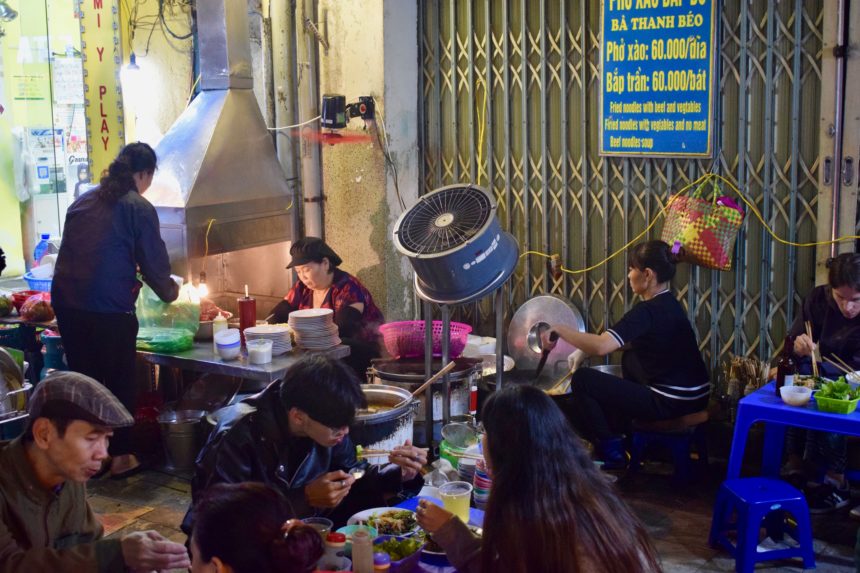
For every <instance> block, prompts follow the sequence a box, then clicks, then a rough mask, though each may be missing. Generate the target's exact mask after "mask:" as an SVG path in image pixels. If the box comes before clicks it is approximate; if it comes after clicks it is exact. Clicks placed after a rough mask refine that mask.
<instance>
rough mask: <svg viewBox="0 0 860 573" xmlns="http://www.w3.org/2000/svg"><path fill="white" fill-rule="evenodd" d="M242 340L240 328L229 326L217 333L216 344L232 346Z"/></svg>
mask: <svg viewBox="0 0 860 573" xmlns="http://www.w3.org/2000/svg"><path fill="white" fill-rule="evenodd" d="M239 341H240V335H239V329H237V328H228V329H226V330H222V331H220V332H217V333H215V344H219V345H224V346H232V345H233V344H236V343H238V342H239Z"/></svg>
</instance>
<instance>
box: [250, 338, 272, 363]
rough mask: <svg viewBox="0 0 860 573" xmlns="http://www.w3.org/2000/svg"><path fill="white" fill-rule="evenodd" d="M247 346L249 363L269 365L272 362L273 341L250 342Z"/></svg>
mask: <svg viewBox="0 0 860 573" xmlns="http://www.w3.org/2000/svg"><path fill="white" fill-rule="evenodd" d="M245 346H246V347H247V348H248V362H250V363H251V364H268V363H269V362H271V361H272V341H271V340H248V341H246V342H245Z"/></svg>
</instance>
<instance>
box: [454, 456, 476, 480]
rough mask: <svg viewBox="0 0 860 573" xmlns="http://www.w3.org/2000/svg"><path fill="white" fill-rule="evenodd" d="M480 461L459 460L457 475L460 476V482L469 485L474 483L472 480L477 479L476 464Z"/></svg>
mask: <svg viewBox="0 0 860 573" xmlns="http://www.w3.org/2000/svg"><path fill="white" fill-rule="evenodd" d="M477 461H478V460H473V459H471V458H461V459H460V460H459V462H460V463H459V464H458V465H457V473H459V474H460V480H461V481H464V482H468V483H472V480H473V479H474V477H475V462H477Z"/></svg>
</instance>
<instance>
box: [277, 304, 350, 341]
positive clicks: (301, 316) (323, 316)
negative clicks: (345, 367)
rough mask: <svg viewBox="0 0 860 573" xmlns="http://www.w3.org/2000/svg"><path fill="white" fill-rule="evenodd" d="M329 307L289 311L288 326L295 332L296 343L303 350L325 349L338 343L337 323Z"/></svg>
mask: <svg viewBox="0 0 860 573" xmlns="http://www.w3.org/2000/svg"><path fill="white" fill-rule="evenodd" d="M333 318H334V311H332V310H331V309H330V308H309V309H306V310H294V311H293V312H291V313H290V319H289V324H290V328H292V329H293V332H295V334H296V345H297V346H298V347H299V348H304V349H305V350H326V349H328V348H332V347H334V346H337V345H338V344H340V337H339V336H338V330H337V325H336V324H335V323H334V321H333Z"/></svg>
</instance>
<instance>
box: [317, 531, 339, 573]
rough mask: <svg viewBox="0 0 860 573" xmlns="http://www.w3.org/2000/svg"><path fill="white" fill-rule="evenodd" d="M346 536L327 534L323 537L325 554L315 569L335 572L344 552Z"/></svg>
mask: <svg viewBox="0 0 860 573" xmlns="http://www.w3.org/2000/svg"><path fill="white" fill-rule="evenodd" d="M345 547H346V535H344V534H343V533H329V534H328V535H326V537H325V552H324V553H323V556H322V557H321V558H320V560H319V561H318V562H317V569H324V570H336V569H339V568H340V567H341V564H342V561H343V558H344V554H345V552H346V550H345Z"/></svg>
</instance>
